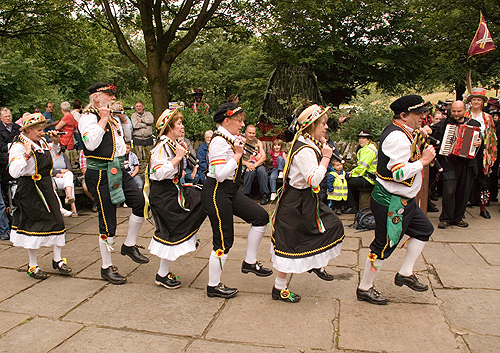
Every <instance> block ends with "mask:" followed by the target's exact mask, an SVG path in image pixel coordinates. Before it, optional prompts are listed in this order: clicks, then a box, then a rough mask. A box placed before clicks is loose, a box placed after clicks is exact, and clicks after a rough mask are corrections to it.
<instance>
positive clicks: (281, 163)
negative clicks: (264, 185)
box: [269, 156, 285, 192]
mask: <svg viewBox="0 0 500 353" xmlns="http://www.w3.org/2000/svg"><path fill="white" fill-rule="evenodd" d="M277 161H278V167H277V168H273V170H272V171H271V176H270V177H269V185H270V186H271V192H276V179H278V175H279V173H280V172H282V171H283V168H285V159H284V158H283V157H281V156H279V157H278V160H277Z"/></svg>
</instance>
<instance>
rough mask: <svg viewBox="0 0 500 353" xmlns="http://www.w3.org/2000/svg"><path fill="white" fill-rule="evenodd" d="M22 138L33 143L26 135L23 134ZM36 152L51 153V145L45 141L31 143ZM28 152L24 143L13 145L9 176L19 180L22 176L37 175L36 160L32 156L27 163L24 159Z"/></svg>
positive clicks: (10, 151)
mask: <svg viewBox="0 0 500 353" xmlns="http://www.w3.org/2000/svg"><path fill="white" fill-rule="evenodd" d="M21 136H22V137H23V138H24V139H26V140H28V141H31V140H30V139H29V138H27V137H26V136H25V135H24V134H22V133H21ZM31 143H32V144H33V146H34V148H35V150H36V151H37V152H43V153H46V152H49V153H50V148H49V145H47V143H46V142H45V140H43V139H41V140H40V142H39V143H36V142H34V141H31ZM25 152H26V147H24V144H22V143H18V142H16V143H13V144H12V146H11V148H10V150H9V174H10V175H11V176H12V177H13V178H14V179H17V178H19V177H21V176H32V175H35V158H33V155H31V158H30V159H28V160H27V161H26V160H25V159H24V153H25Z"/></svg>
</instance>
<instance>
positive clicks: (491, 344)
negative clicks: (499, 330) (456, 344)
mask: <svg viewBox="0 0 500 353" xmlns="http://www.w3.org/2000/svg"><path fill="white" fill-rule="evenodd" d="M463 338H464V340H465V342H467V345H468V346H469V348H470V351H471V353H498V351H499V347H500V337H495V336H484V335H476V334H470V335H463Z"/></svg>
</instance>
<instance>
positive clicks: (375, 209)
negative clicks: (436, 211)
mask: <svg viewBox="0 0 500 353" xmlns="http://www.w3.org/2000/svg"><path fill="white" fill-rule="evenodd" d="M370 207H371V210H372V213H373V216H374V217H375V239H374V240H373V241H372V243H371V244H370V250H371V252H372V253H374V254H376V255H377V257H378V258H379V259H381V260H383V259H387V258H388V257H389V256H391V254H392V252H393V251H394V250H395V249H396V247H397V246H398V244H395V245H393V246H392V247H390V246H389V237H388V236H387V210H388V207H387V206H382V205H381V204H379V203H378V202H377V201H375V200H374V199H373V198H371V199H370ZM433 232H434V227H433V226H432V223H431V222H430V221H429V218H427V216H426V215H425V214H424V212H423V211H422V210H421V209H420V207H418V205H417V203H416V202H415V199H411V200H408V204H407V205H406V207H405V208H404V212H403V229H402V231H401V235H400V237H399V241H401V239H402V238H403V235H405V234H407V235H408V236H410V237H411V238H415V239H418V240H421V241H428V240H429V238H430V236H431V235H432V233H433ZM398 243H399V242H398Z"/></svg>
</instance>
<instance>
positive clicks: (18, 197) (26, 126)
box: [9, 113, 71, 279]
mask: <svg viewBox="0 0 500 353" xmlns="http://www.w3.org/2000/svg"><path fill="white" fill-rule="evenodd" d="M46 121H47V120H46V119H45V118H44V116H43V115H42V114H40V113H35V114H30V115H28V116H26V117H24V118H23V126H22V127H21V129H20V130H21V134H20V135H19V137H18V138H17V139H16V140H15V142H14V143H13V144H12V147H11V149H10V152H9V162H10V165H9V173H10V175H11V176H12V177H13V178H16V179H17V178H18V188H17V191H16V194H15V196H14V201H15V204H16V206H17V208H16V210H15V211H14V215H13V217H12V230H11V234H10V239H11V241H12V243H13V244H14V246H19V247H23V248H25V249H28V254H29V265H28V276H30V277H33V278H36V279H45V278H47V277H48V275H47V273H45V272H44V271H42V270H41V269H40V268H39V267H38V263H37V258H36V254H37V251H38V249H39V248H40V247H42V246H52V247H53V252H54V257H53V260H52V267H53V268H54V269H57V270H58V271H59V273H61V274H69V273H70V272H71V268H70V267H69V266H68V265H67V263H66V260H65V259H63V258H62V256H61V249H62V247H63V246H64V245H65V231H66V229H65V228H64V221H63V217H62V215H61V212H60V211H59V207H60V203H59V200H58V196H57V194H56V192H55V190H54V186H53V184H52V178H51V175H50V171H51V169H52V167H53V166H52V157H51V155H50V150H49V146H48V145H47V144H46V143H45V141H44V140H43V139H42V136H43V129H44V127H45V125H46Z"/></svg>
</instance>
